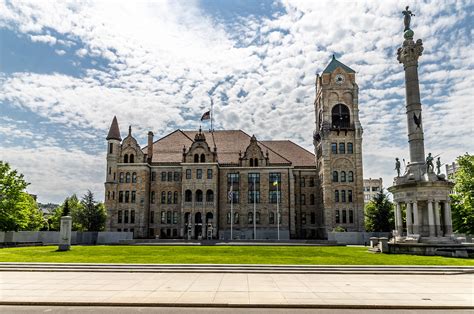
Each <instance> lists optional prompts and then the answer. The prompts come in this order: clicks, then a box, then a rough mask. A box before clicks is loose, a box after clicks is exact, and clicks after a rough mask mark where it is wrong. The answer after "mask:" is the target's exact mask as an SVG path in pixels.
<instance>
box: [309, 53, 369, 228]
mask: <svg viewBox="0 0 474 314" xmlns="http://www.w3.org/2000/svg"><path fill="white" fill-rule="evenodd" d="M358 94H359V90H358V86H357V83H356V81H355V71H354V70H352V69H351V68H349V67H347V66H346V65H344V64H342V63H341V62H339V61H338V60H336V58H335V57H333V60H332V61H331V63H330V64H329V65H328V66H327V68H326V69H325V70H324V71H323V73H322V74H321V75H318V76H317V77H316V100H315V103H314V105H315V114H316V131H315V133H314V146H315V154H316V169H317V172H318V188H319V193H318V194H319V196H320V198H321V204H322V205H323V211H322V214H323V219H324V224H325V228H326V230H325V232H328V231H331V230H332V229H334V228H335V227H342V228H344V229H346V230H347V231H363V230H364V194H363V171H362V132H363V130H362V126H361V124H360V121H359V107H358V106H359V103H358Z"/></svg>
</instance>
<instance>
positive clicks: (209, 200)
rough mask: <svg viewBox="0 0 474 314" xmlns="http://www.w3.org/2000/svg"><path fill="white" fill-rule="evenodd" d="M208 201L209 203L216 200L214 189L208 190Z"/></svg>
mask: <svg viewBox="0 0 474 314" xmlns="http://www.w3.org/2000/svg"><path fill="white" fill-rule="evenodd" d="M206 202H209V203H212V202H214V192H213V191H212V190H207V191H206Z"/></svg>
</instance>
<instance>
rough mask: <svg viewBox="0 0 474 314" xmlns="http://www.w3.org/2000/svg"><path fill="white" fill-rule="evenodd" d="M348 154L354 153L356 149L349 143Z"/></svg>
mask: <svg viewBox="0 0 474 314" xmlns="http://www.w3.org/2000/svg"><path fill="white" fill-rule="evenodd" d="M347 153H348V154H352V153H354V147H353V146H352V143H347Z"/></svg>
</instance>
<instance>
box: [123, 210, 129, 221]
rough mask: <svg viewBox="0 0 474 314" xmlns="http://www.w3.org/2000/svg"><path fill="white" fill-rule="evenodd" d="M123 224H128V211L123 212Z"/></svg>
mask: <svg viewBox="0 0 474 314" xmlns="http://www.w3.org/2000/svg"><path fill="white" fill-rule="evenodd" d="M123 222H124V223H126V224H128V210H124V211H123Z"/></svg>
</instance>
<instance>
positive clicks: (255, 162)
mask: <svg viewBox="0 0 474 314" xmlns="http://www.w3.org/2000/svg"><path fill="white" fill-rule="evenodd" d="M253 165H254V166H255V167H258V159H257V158H255V161H254V162H253Z"/></svg>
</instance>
